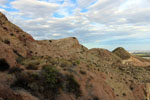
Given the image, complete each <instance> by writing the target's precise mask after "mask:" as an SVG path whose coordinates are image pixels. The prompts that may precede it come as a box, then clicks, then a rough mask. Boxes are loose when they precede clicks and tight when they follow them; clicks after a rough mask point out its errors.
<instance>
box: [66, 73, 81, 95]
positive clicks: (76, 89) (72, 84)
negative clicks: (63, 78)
mask: <svg viewBox="0 0 150 100" xmlns="http://www.w3.org/2000/svg"><path fill="white" fill-rule="evenodd" d="M66 88H67V92H69V93H73V94H74V95H75V96H76V98H78V97H80V96H81V94H82V93H81V90H80V85H79V84H78V82H77V81H76V80H75V79H74V77H73V75H68V76H67V84H66Z"/></svg>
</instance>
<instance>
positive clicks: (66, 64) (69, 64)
mask: <svg viewBox="0 0 150 100" xmlns="http://www.w3.org/2000/svg"><path fill="white" fill-rule="evenodd" d="M60 64H61V65H60V66H61V67H71V66H72V63H71V62H69V61H67V60H60Z"/></svg>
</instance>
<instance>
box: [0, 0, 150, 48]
mask: <svg viewBox="0 0 150 100" xmlns="http://www.w3.org/2000/svg"><path fill="white" fill-rule="evenodd" d="M0 11H1V12H2V13H4V14H5V15H6V16H7V17H8V19H9V20H10V21H11V22H13V23H14V24H16V25H18V26H19V27H21V28H22V29H23V30H24V31H26V32H27V33H29V34H31V35H32V36H33V37H34V39H37V40H43V39H60V38H65V37H77V38H78V40H79V42H80V43H81V44H83V45H84V46H86V47H88V48H105V49H109V50H113V49H115V48H116V47H124V48H125V49H127V50H150V0H0Z"/></svg>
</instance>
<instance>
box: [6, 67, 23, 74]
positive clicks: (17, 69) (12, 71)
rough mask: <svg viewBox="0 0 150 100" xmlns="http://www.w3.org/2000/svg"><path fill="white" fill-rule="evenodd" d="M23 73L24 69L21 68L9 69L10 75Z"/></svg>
mask: <svg viewBox="0 0 150 100" xmlns="http://www.w3.org/2000/svg"><path fill="white" fill-rule="evenodd" d="M22 71H23V69H21V68H19V67H12V68H10V69H9V72H8V73H9V74H13V73H20V72H22Z"/></svg>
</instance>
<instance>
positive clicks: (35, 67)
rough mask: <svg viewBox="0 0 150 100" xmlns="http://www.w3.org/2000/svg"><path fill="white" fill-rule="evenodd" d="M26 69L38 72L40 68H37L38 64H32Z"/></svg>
mask: <svg viewBox="0 0 150 100" xmlns="http://www.w3.org/2000/svg"><path fill="white" fill-rule="evenodd" d="M26 69H28V70H37V69H38V67H37V65H36V64H34V63H30V64H28V65H27V67H26Z"/></svg>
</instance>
